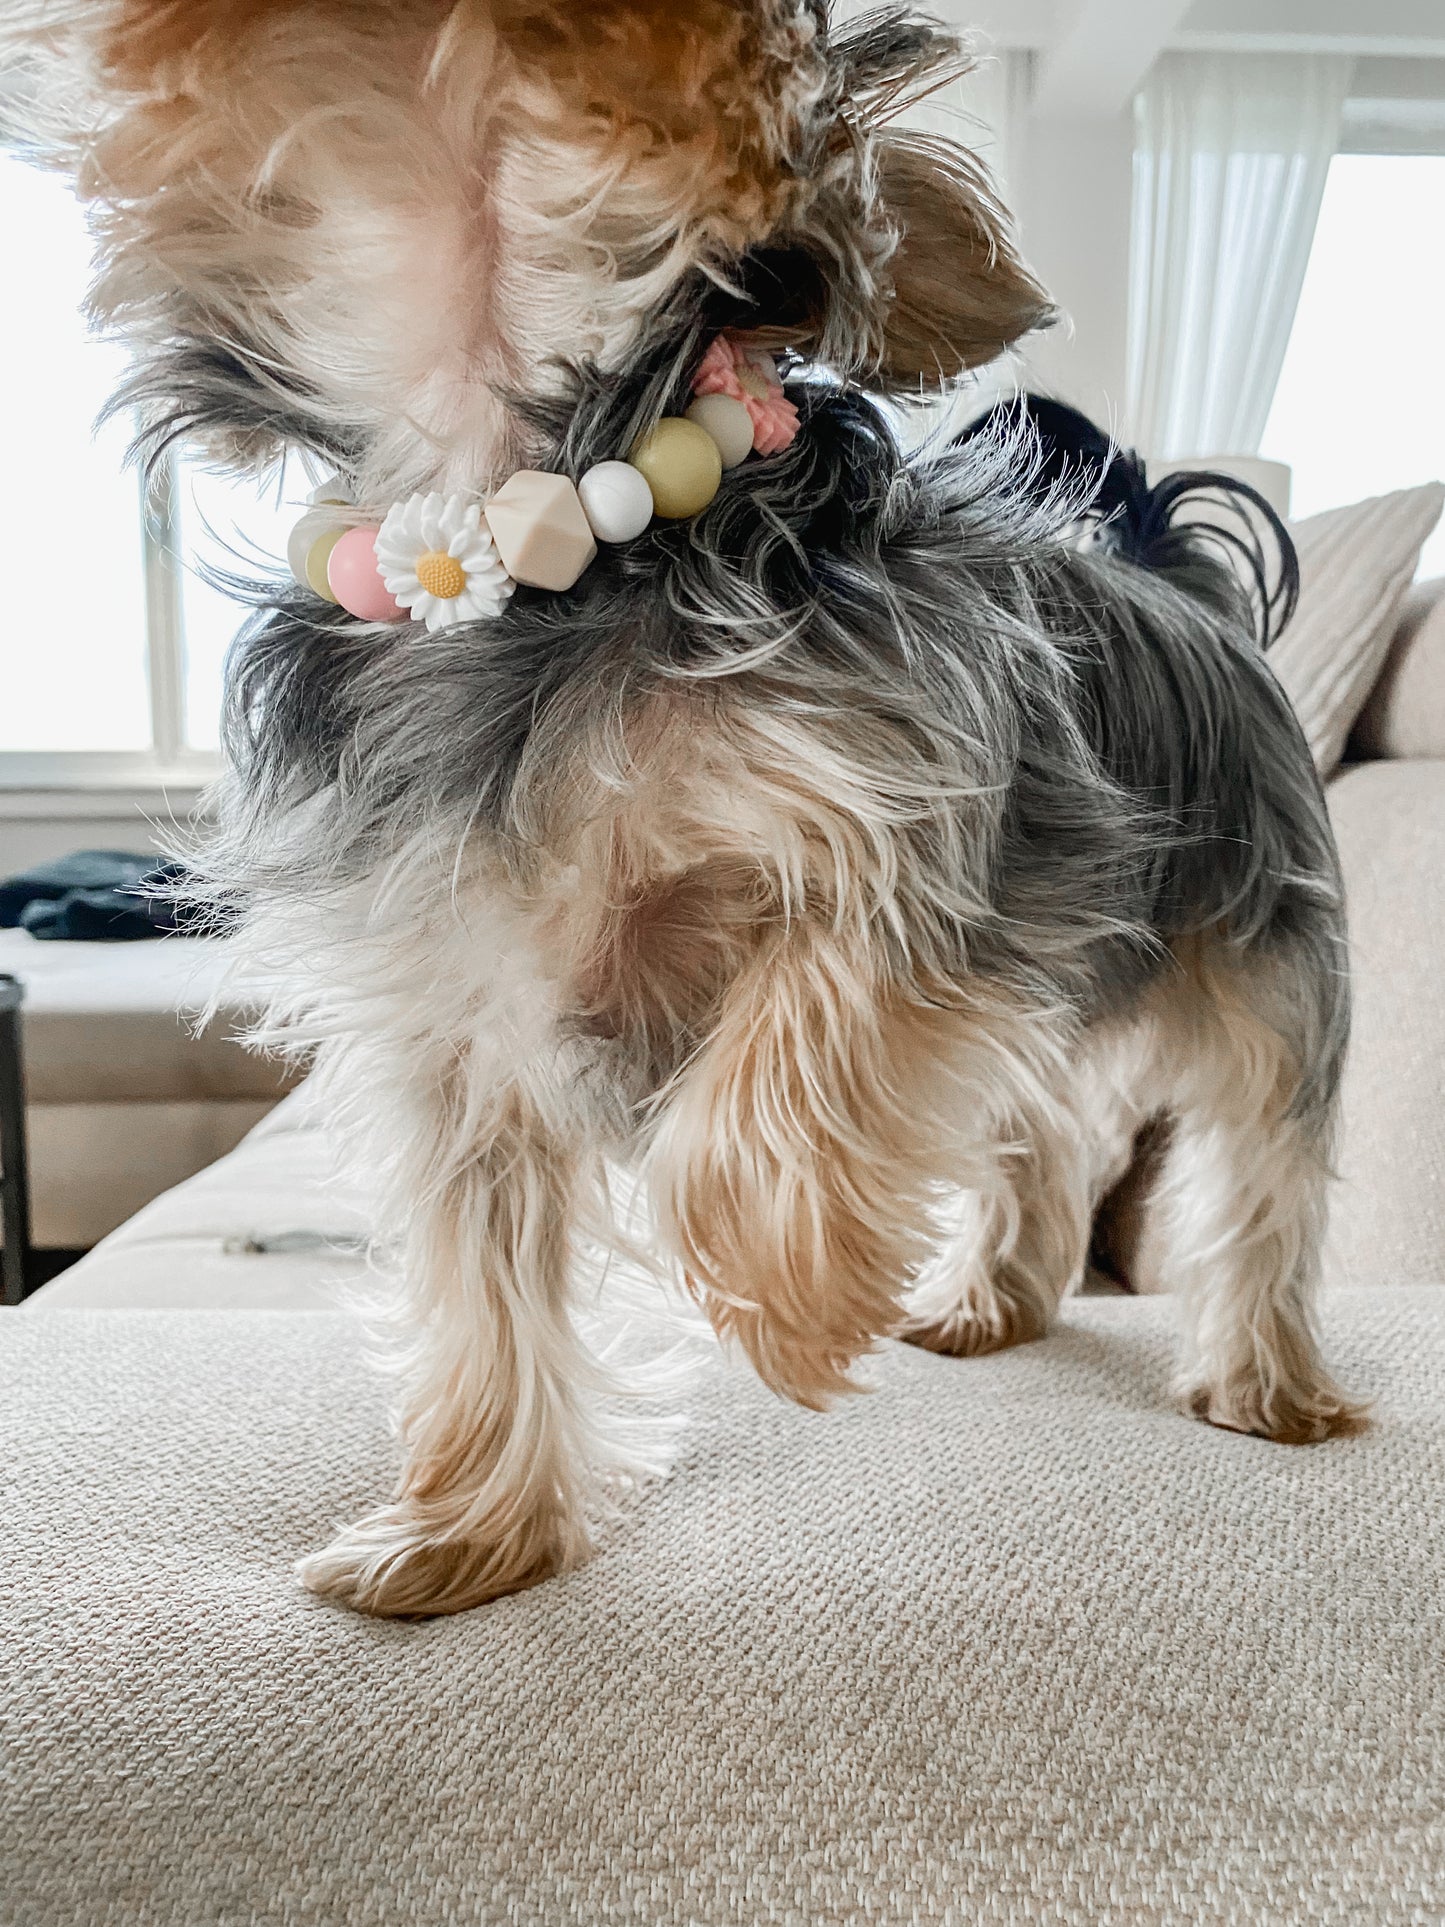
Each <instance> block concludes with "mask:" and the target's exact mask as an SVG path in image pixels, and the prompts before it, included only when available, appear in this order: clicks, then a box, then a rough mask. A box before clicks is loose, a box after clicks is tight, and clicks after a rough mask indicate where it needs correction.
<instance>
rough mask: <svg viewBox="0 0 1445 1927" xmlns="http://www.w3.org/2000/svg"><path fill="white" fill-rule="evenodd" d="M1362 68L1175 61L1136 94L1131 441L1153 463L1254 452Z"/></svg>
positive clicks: (1293, 60)
mask: <svg viewBox="0 0 1445 1927" xmlns="http://www.w3.org/2000/svg"><path fill="white" fill-rule="evenodd" d="M1353 71H1354V63H1353V61H1352V60H1349V59H1347V58H1343V57H1337V56H1335V55H1323V54H1319V55H1315V54H1186V53H1171V54H1165V55H1164V57H1163V58H1162V59H1161V60H1160V61H1159V63H1158V65H1157V67H1156V68H1155V70H1154V72H1153V73H1152V74H1151V76H1150V78H1149V80H1148V82H1147V83H1146V84H1145V86H1144V88H1143V90H1142V92H1141V93H1140V95H1139V99H1138V103H1137V106H1136V110H1135V111H1136V116H1137V123H1136V142H1135V155H1134V234H1133V257H1132V266H1131V270H1130V309H1129V402H1128V408H1129V420H1128V424H1127V432H1128V436H1129V439H1130V440H1132V441H1133V442H1134V443H1135V445H1136V446H1137V447H1139V448H1140V449H1142V450H1143V452H1144V453H1145V454H1146V455H1148V456H1151V457H1153V458H1155V459H1156V460H1177V459H1179V458H1187V457H1191V456H1193V457H1197V456H1204V455H1226V454H1228V455H1254V454H1256V453H1257V452H1258V450H1259V443H1260V438H1261V437H1262V435H1263V434H1264V429H1265V423H1266V421H1267V420H1268V417H1269V410H1270V404H1271V402H1272V401H1273V399H1274V391H1275V386H1276V384H1277V383H1278V381H1279V372H1280V368H1281V366H1282V365H1283V362H1284V355H1285V349H1286V348H1287V347H1288V345H1289V336H1290V329H1291V327H1292V326H1293V324H1294V317H1295V310H1296V309H1297V307H1298V306H1299V297H1300V289H1301V286H1302V285H1303V282H1304V276H1305V269H1306V267H1307V266H1308V264H1309V256H1310V245H1311V243H1312V242H1313V240H1314V233H1315V225H1316V223H1317V221H1318V220H1319V212H1320V202H1321V200H1322V199H1323V196H1324V191H1325V179H1326V176H1327V175H1328V173H1329V166H1330V161H1331V160H1332V159H1333V157H1334V153H1335V149H1336V147H1337V145H1338V143H1339V135H1340V124H1341V120H1342V117H1343V113H1344V105H1345V99H1346V96H1347V94H1348V92H1349V87H1350V80H1351V76H1352V74H1353Z"/></svg>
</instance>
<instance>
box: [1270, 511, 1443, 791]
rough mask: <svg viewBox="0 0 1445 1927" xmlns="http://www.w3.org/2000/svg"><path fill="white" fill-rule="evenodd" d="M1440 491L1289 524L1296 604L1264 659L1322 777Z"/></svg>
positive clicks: (1386, 640)
mask: <svg viewBox="0 0 1445 1927" xmlns="http://www.w3.org/2000/svg"><path fill="white" fill-rule="evenodd" d="M1442 510H1445V486H1442V485H1441V484H1440V483H1438V482H1430V483H1428V484H1427V485H1426V486H1425V487H1423V488H1406V489H1398V490H1397V491H1396V492H1395V493H1394V494H1393V495H1379V496H1376V497H1375V498H1374V499H1373V500H1371V501H1368V502H1356V503H1354V504H1353V505H1352V506H1351V507H1349V508H1342V509H1329V510H1327V511H1326V512H1325V514H1323V515H1312V516H1311V517H1310V518H1309V520H1308V521H1305V522H1296V523H1295V525H1294V527H1293V530H1292V533H1293V535H1294V539H1295V546H1296V548H1297V549H1298V550H1299V563H1300V601H1299V608H1298V610H1297V611H1296V612H1295V617H1294V620H1293V621H1292V622H1291V623H1290V625H1289V627H1288V628H1287V629H1286V630H1285V632H1284V634H1283V635H1282V636H1281V637H1280V639H1279V641H1278V642H1277V643H1275V645H1274V647H1273V648H1272V649H1271V650H1270V652H1269V660H1270V665H1271V667H1272V668H1273V670H1274V672H1275V674H1276V675H1277V676H1278V677H1279V679H1280V681H1281V683H1283V685H1284V688H1285V693H1286V694H1287V695H1288V696H1289V699H1290V701H1291V702H1292V703H1293V704H1294V706H1295V711H1296V713H1297V714H1298V716H1299V719H1300V723H1301V724H1302V726H1303V728H1304V733H1305V735H1306V737H1307V738H1308V740H1309V746H1310V748H1311V750H1312V751H1313V752H1314V758H1315V762H1316V764H1317V766H1318V768H1319V772H1320V774H1321V775H1322V776H1329V775H1331V774H1332V772H1333V771H1334V770H1335V768H1336V767H1337V765H1338V764H1339V761H1340V758H1341V757H1342V756H1343V755H1344V750H1345V740H1346V738H1347V737H1348V735H1349V733H1350V730H1351V728H1352V727H1353V725H1354V721H1355V718H1356V717H1357V716H1358V715H1359V713H1360V711H1361V710H1362V709H1363V708H1364V706H1365V702H1366V700H1367V699H1368V697H1369V694H1370V691H1371V690H1372V689H1373V688H1374V686H1375V683H1376V680H1377V679H1378V677H1379V674H1380V670H1381V668H1382V667H1383V665H1384V661H1385V657H1386V656H1387V655H1388V654H1389V650H1390V644H1391V642H1392V641H1393V640H1394V636H1395V630H1396V628H1397V626H1398V624H1399V619H1400V611H1401V606H1402V604H1403V603H1404V601H1405V598H1406V596H1407V595H1408V594H1409V590H1410V584H1411V583H1412V582H1413V580H1414V577H1415V571H1416V569H1417V568H1418V567H1419V562H1420V551H1421V549H1422V548H1423V547H1424V545H1425V543H1426V541H1427V540H1428V539H1429V536H1430V532H1431V530H1432V529H1433V528H1434V527H1435V524H1436V523H1437V522H1438V521H1439V520H1440V516H1441V512H1442Z"/></svg>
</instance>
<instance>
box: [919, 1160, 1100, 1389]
mask: <svg viewBox="0 0 1445 1927" xmlns="http://www.w3.org/2000/svg"><path fill="white" fill-rule="evenodd" d="M993 1158H994V1170H993V1172H992V1173H991V1174H989V1175H987V1176H986V1177H985V1179H984V1182H983V1184H982V1185H980V1186H979V1187H978V1188H977V1189H973V1190H970V1191H968V1192H966V1193H964V1195H963V1197H962V1199H961V1201H960V1207H961V1220H962V1221H961V1223H960V1224H959V1226H958V1228H957V1230H956V1232H955V1234H954V1236H953V1237H952V1238H951V1239H950V1240H949V1241H948V1243H947V1245H946V1247H945V1249H944V1251H943V1253H942V1255H941V1257H940V1259H939V1260H938V1262H937V1263H936V1264H935V1265H934V1266H933V1267H932V1268H931V1269H930V1271H929V1272H928V1273H927V1274H926V1275H925V1276H924V1277H923V1278H922V1279H921V1281H920V1283H919V1285H918V1287H917V1289H916V1290H915V1291H913V1292H912V1293H911V1294H910V1296H909V1301H908V1321H907V1323H906V1324H905V1325H904V1326H903V1328H902V1329H901V1331H900V1333H899V1336H900V1337H902V1338H905V1339H907V1341H908V1343H909V1344H911V1345H921V1346H923V1347H924V1349H925V1350H927V1351H931V1352H943V1353H945V1354H947V1355H948V1356H949V1357H951V1358H976V1357H979V1356H981V1355H982V1354H984V1353H986V1352H998V1351H1004V1350H1006V1349H1007V1348H1008V1347H1009V1346H1011V1345H1024V1344H1028V1343H1029V1342H1030V1341H1032V1340H1033V1339H1036V1338H1042V1337H1043V1335H1044V1333H1045V1332H1046V1331H1047V1330H1048V1328H1049V1325H1050V1324H1051V1323H1052V1321H1053V1317H1054V1313H1055V1312H1056V1311H1057V1310H1058V1307H1059V1302H1060V1300H1061V1299H1062V1298H1063V1297H1064V1296H1065V1294H1066V1293H1067V1292H1069V1291H1071V1290H1073V1289H1074V1288H1076V1287H1077V1285H1078V1284H1079V1282H1080V1281H1081V1279H1082V1277H1083V1272H1084V1265H1085V1262H1086V1260H1087V1258H1088V1251H1089V1226H1090V1215H1091V1192H1090V1189H1089V1182H1088V1159H1087V1154H1086V1147H1085V1146H1083V1145H1082V1144H1081V1143H1080V1142H1079V1140H1078V1138H1077V1137H1075V1138H1073V1139H1068V1138H1066V1137H1064V1136H1063V1135H1062V1134H1056V1133H1053V1132H1049V1131H1045V1130H1036V1131H1034V1132H1031V1133H1029V1134H1028V1135H1027V1136H1026V1137H1025V1138H1023V1140H1022V1141H1016V1142H1014V1143H1009V1144H1001V1145H997V1146H995V1147H993Z"/></svg>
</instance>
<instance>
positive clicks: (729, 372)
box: [692, 335, 799, 455]
mask: <svg viewBox="0 0 1445 1927" xmlns="http://www.w3.org/2000/svg"><path fill="white" fill-rule="evenodd" d="M692 392H693V393H694V394H695V395H727V396H730V397H731V399H732V400H733V401H740V402H741V403H742V405H743V407H744V408H746V409H747V411H748V419H749V420H750V421H751V422H752V425H753V448H754V449H755V450H756V452H757V453H758V454H759V455H781V454H782V452H783V450H784V449H785V448H790V447H791V446H792V444H793V439H794V437H795V436H796V435H797V432H798V427H799V422H798V411H797V409H796V408H795V407H794V406H793V404H792V402H790V401H789V400H788V398H787V396H786V395H785V394H784V393H783V384H782V383H781V382H780V381H779V380H778V371H777V369H776V368H775V367H774V365H773V358H772V356H771V355H770V354H768V353H767V352H766V351H765V350H764V349H761V348H743V347H740V346H739V345H738V343H737V342H736V341H734V340H733V339H732V337H731V336H730V335H718V336H717V337H716V338H715V339H714V340H713V341H712V343H711V344H710V346H709V348H708V351H707V353H706V354H705V355H704V356H703V358H702V362H701V364H700V365H699V367H698V371H697V378H696V380H695V381H694V382H693V384H692Z"/></svg>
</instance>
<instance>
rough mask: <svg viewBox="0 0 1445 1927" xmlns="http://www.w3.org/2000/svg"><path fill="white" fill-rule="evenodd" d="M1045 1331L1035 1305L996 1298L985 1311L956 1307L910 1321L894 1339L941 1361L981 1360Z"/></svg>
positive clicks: (1027, 1342) (1045, 1322) (1029, 1342)
mask: <svg viewBox="0 0 1445 1927" xmlns="http://www.w3.org/2000/svg"><path fill="white" fill-rule="evenodd" d="M1047 1330H1048V1320H1047V1319H1046V1318H1045V1317H1044V1315H1043V1313H1042V1312H1041V1311H1040V1310H1039V1309H1038V1307H1037V1306H1036V1305H1033V1304H1030V1303H1027V1302H1026V1301H1021V1300H1019V1299H1016V1298H1006V1297H1004V1296H1003V1295H1002V1294H997V1295H995V1296H994V1298H993V1300H992V1303H991V1304H990V1306H989V1308H988V1310H987V1311H982V1310H979V1309H977V1308H976V1307H973V1306H967V1307H965V1306H960V1307H959V1308H958V1309H957V1310H955V1311H950V1312H945V1313H942V1314H940V1315H939V1316H937V1317H933V1318H928V1317H916V1318H910V1319H909V1320H908V1321H907V1323H906V1324H904V1325H903V1326H901V1327H900V1329H899V1331H898V1333H897V1336H898V1337H899V1338H901V1339H902V1340H903V1342H904V1343H905V1344H906V1345H918V1346H920V1347H921V1348H922V1349H923V1350H924V1351H926V1352H938V1353H939V1354H940V1355H941V1356H942V1357H945V1358H983V1357H986V1356H987V1354H988V1353H990V1352H1003V1351H1007V1350H1009V1348H1010V1347H1011V1346H1013V1345H1030V1344H1032V1343H1033V1341H1034V1340H1035V1339H1036V1338H1042V1337H1043V1336H1044V1333H1045V1332H1046V1331H1047Z"/></svg>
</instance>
